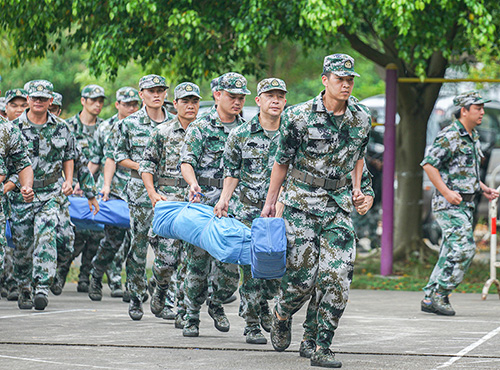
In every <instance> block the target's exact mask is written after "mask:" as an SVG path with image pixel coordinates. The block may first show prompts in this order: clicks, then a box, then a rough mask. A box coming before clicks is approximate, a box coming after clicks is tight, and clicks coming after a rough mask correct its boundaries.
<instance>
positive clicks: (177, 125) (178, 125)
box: [170, 116, 185, 131]
mask: <svg viewBox="0 0 500 370" xmlns="http://www.w3.org/2000/svg"><path fill="white" fill-rule="evenodd" d="M170 122H172V125H174V128H173V131H185V130H184V127H182V125H181V123H180V121H179V118H178V117H177V116H175V118H174V119H173V120H171V121H170Z"/></svg>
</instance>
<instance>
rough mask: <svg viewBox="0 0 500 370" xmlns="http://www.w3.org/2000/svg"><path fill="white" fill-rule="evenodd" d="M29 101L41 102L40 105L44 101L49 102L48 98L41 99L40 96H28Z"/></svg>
mask: <svg viewBox="0 0 500 370" xmlns="http://www.w3.org/2000/svg"><path fill="white" fill-rule="evenodd" d="M30 99H31V100H33V101H37V100H38V101H41V102H42V103H45V102H46V101H49V98H43V97H41V96H30Z"/></svg>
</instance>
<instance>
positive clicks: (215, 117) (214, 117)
mask: <svg viewBox="0 0 500 370" xmlns="http://www.w3.org/2000/svg"><path fill="white" fill-rule="evenodd" d="M208 116H209V117H210V123H211V124H212V126H216V127H225V126H224V125H223V124H222V121H221V119H220V117H219V113H218V112H217V107H216V106H215V105H214V106H213V107H212V109H210V112H209V113H208ZM235 121H236V126H239V125H240V124H241V123H242V122H244V121H243V118H241V116H240V115H239V114H238V115H237V116H236V119H235Z"/></svg>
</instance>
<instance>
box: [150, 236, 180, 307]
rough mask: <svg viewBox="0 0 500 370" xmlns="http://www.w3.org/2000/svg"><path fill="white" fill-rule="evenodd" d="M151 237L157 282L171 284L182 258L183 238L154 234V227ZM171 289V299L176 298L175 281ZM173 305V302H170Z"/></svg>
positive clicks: (163, 284)
mask: <svg viewBox="0 0 500 370" xmlns="http://www.w3.org/2000/svg"><path fill="white" fill-rule="evenodd" d="M149 238H150V240H151V247H152V248H153V251H154V252H155V259H154V263H153V277H154V279H155V280H156V284H158V285H160V286H167V285H170V283H171V279H172V276H173V275H174V273H175V271H176V270H177V267H178V265H179V261H180V258H181V252H182V244H183V243H184V242H183V241H182V240H178V239H166V238H162V237H159V236H156V235H154V234H153V228H151V229H150V230H149ZM171 285H172V287H171V289H169V290H170V294H169V295H170V301H172V300H173V299H175V297H173V290H174V289H173V286H175V282H173V283H172V284H171ZM170 304H171V305H172V306H173V302H170Z"/></svg>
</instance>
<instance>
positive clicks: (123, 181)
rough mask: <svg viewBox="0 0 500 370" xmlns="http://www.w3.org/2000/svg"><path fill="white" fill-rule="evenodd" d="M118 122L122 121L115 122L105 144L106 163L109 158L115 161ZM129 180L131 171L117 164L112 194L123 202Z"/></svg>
mask: <svg viewBox="0 0 500 370" xmlns="http://www.w3.org/2000/svg"><path fill="white" fill-rule="evenodd" d="M118 122H120V121H115V122H114V123H113V125H112V126H111V128H110V133H109V137H108V140H107V141H106V143H105V144H104V148H103V151H104V152H103V153H104V161H105V162H106V159H107V158H111V159H112V160H113V161H115V148H116V144H117V142H118V129H119V127H118ZM115 162H116V161H115ZM129 178H130V170H129V169H128V168H125V167H123V166H120V165H118V164H117V165H116V170H115V175H114V176H113V179H112V180H111V192H112V193H113V194H114V195H115V196H117V197H119V198H121V199H123V200H127V194H126V189H127V182H128V179H129ZM100 184H101V183H100ZM102 185H104V176H103V178H102ZM101 188H102V186H101Z"/></svg>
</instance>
